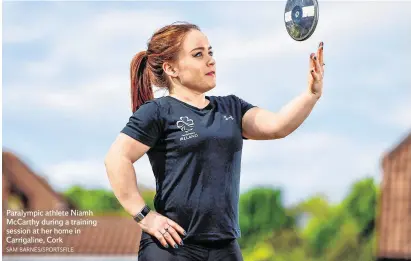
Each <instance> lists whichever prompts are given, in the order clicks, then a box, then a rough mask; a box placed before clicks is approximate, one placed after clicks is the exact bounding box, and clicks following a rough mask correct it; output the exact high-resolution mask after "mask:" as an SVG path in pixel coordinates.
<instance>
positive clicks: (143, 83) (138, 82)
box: [130, 51, 154, 113]
mask: <svg viewBox="0 0 411 261" xmlns="http://www.w3.org/2000/svg"><path fill="white" fill-rule="evenodd" d="M147 58H148V57H147V53H146V51H141V52H139V53H138V54H136V55H135V56H134V57H133V59H132V60H131V64H130V80H131V111H132V112H133V113H134V112H135V111H136V110H137V109H138V108H139V107H140V106H141V105H142V104H143V103H145V102H146V101H148V100H152V99H154V93H153V89H152V86H151V79H150V70H149V69H148V68H147Z"/></svg>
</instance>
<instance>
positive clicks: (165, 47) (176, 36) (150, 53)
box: [130, 22, 200, 113]
mask: <svg viewBox="0 0 411 261" xmlns="http://www.w3.org/2000/svg"><path fill="white" fill-rule="evenodd" d="M190 30H198V31H200V28H199V27H198V26H196V25H194V24H190V23H187V22H180V23H173V24H171V25H167V26H164V27H162V28H161V29H159V30H157V31H156V32H155V33H154V34H153V36H152V37H151V38H150V41H149V42H148V47H147V51H141V52H139V53H137V54H136V55H135V56H134V57H133V59H132V60H131V64H130V79H131V110H132V112H133V113H134V112H135V111H136V110H137V109H138V108H139V107H140V106H141V105H142V104H143V103H145V102H146V101H148V100H152V99H154V93H153V88H152V85H155V86H157V87H165V88H170V84H169V82H168V81H167V77H166V75H165V73H164V71H163V63H164V62H171V61H175V60H176V59H177V55H178V52H179V51H180V48H181V44H182V42H183V40H184V37H185V35H186V34H187V33H188V32H189V31H190Z"/></svg>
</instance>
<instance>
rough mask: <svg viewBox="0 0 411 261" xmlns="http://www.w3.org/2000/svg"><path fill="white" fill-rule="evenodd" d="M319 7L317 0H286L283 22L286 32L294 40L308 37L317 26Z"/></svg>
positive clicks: (302, 39)
mask: <svg viewBox="0 0 411 261" xmlns="http://www.w3.org/2000/svg"><path fill="white" fill-rule="evenodd" d="M318 17H319V8H318V2H317V0H287V3H286V5H285V11H284V23H285V28H286V29H287V32H288V34H289V35H290V36H291V38H293V39H294V40H296V41H304V40H307V39H308V38H310V36H311V35H312V34H313V33H314V31H315V28H316V27H317V23H318Z"/></svg>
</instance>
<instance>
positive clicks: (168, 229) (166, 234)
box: [138, 210, 186, 248]
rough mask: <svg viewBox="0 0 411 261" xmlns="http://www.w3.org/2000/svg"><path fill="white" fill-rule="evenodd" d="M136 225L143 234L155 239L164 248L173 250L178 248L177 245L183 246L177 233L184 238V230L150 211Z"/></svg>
mask: <svg viewBox="0 0 411 261" xmlns="http://www.w3.org/2000/svg"><path fill="white" fill-rule="evenodd" d="M138 224H139V225H140V227H141V229H142V230H143V231H144V232H146V233H148V234H150V235H152V236H154V237H156V238H157V239H158V240H159V241H160V243H161V244H162V245H163V246H164V247H165V248H168V247H169V245H170V246H173V247H174V248H178V246H177V244H180V245H183V240H182V239H181V237H180V235H179V233H180V234H181V235H183V236H185V235H186V232H185V231H184V229H183V228H182V227H181V226H180V225H178V224H177V223H176V222H174V221H173V220H171V219H169V218H167V217H165V216H163V215H161V214H159V213H157V212H156V211H154V210H151V211H150V212H149V213H148V214H147V216H145V217H144V218H143V220H141V221H140V222H139V223H138Z"/></svg>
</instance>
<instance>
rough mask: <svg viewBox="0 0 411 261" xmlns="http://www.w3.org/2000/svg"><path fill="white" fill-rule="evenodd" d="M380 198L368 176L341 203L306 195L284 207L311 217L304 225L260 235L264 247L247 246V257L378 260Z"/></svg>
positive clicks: (296, 214) (291, 260) (309, 260)
mask: <svg viewBox="0 0 411 261" xmlns="http://www.w3.org/2000/svg"><path fill="white" fill-rule="evenodd" d="M248 198H250V196H248ZM378 201H379V191H378V189H377V186H376V185H375V183H374V181H373V180H372V179H369V178H367V179H364V180H361V181H358V182H356V183H355V184H353V186H352V189H351V191H350V193H349V194H348V195H347V197H346V198H345V199H344V200H343V201H342V202H341V203H340V204H337V205H333V206H332V205H330V204H328V202H327V201H326V200H325V199H324V198H322V197H320V196H316V197H313V198H310V199H307V200H306V201H304V202H301V203H300V204H298V205H297V206H295V207H293V208H288V209H286V210H285V213H287V216H289V215H291V219H293V220H300V219H301V218H302V217H305V218H308V221H307V223H306V225H305V226H303V227H302V228H301V227H299V226H298V222H294V225H293V226H292V227H284V226H283V227H281V226H280V228H279V229H276V230H273V231H272V232H271V235H270V236H268V237H267V236H264V237H259V239H258V240H257V241H256V243H258V244H257V246H260V245H261V247H256V248H251V247H250V248H245V249H244V251H245V253H247V255H246V256H245V257H246V258H245V260H260V259H258V258H262V259H261V260H264V261H265V260H268V261H271V260H276V261H278V260H287V261H294V260H295V261H300V260H305V261H358V260H362V261H363V260H364V261H372V260H375V256H374V255H375V250H376V245H377V244H376V235H375V234H376V233H375V228H374V220H375V216H376V213H378V207H379V202H378ZM242 214H245V213H244V212H243V213H242ZM240 218H243V216H240ZM267 244H268V245H269V246H270V248H271V249H270V248H268V247H267ZM251 245H252V244H251ZM253 251H254V252H256V253H257V255H256V256H254V255H253V253H254V252H253ZM264 254H265V255H264ZM270 255H273V256H271V257H270Z"/></svg>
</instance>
